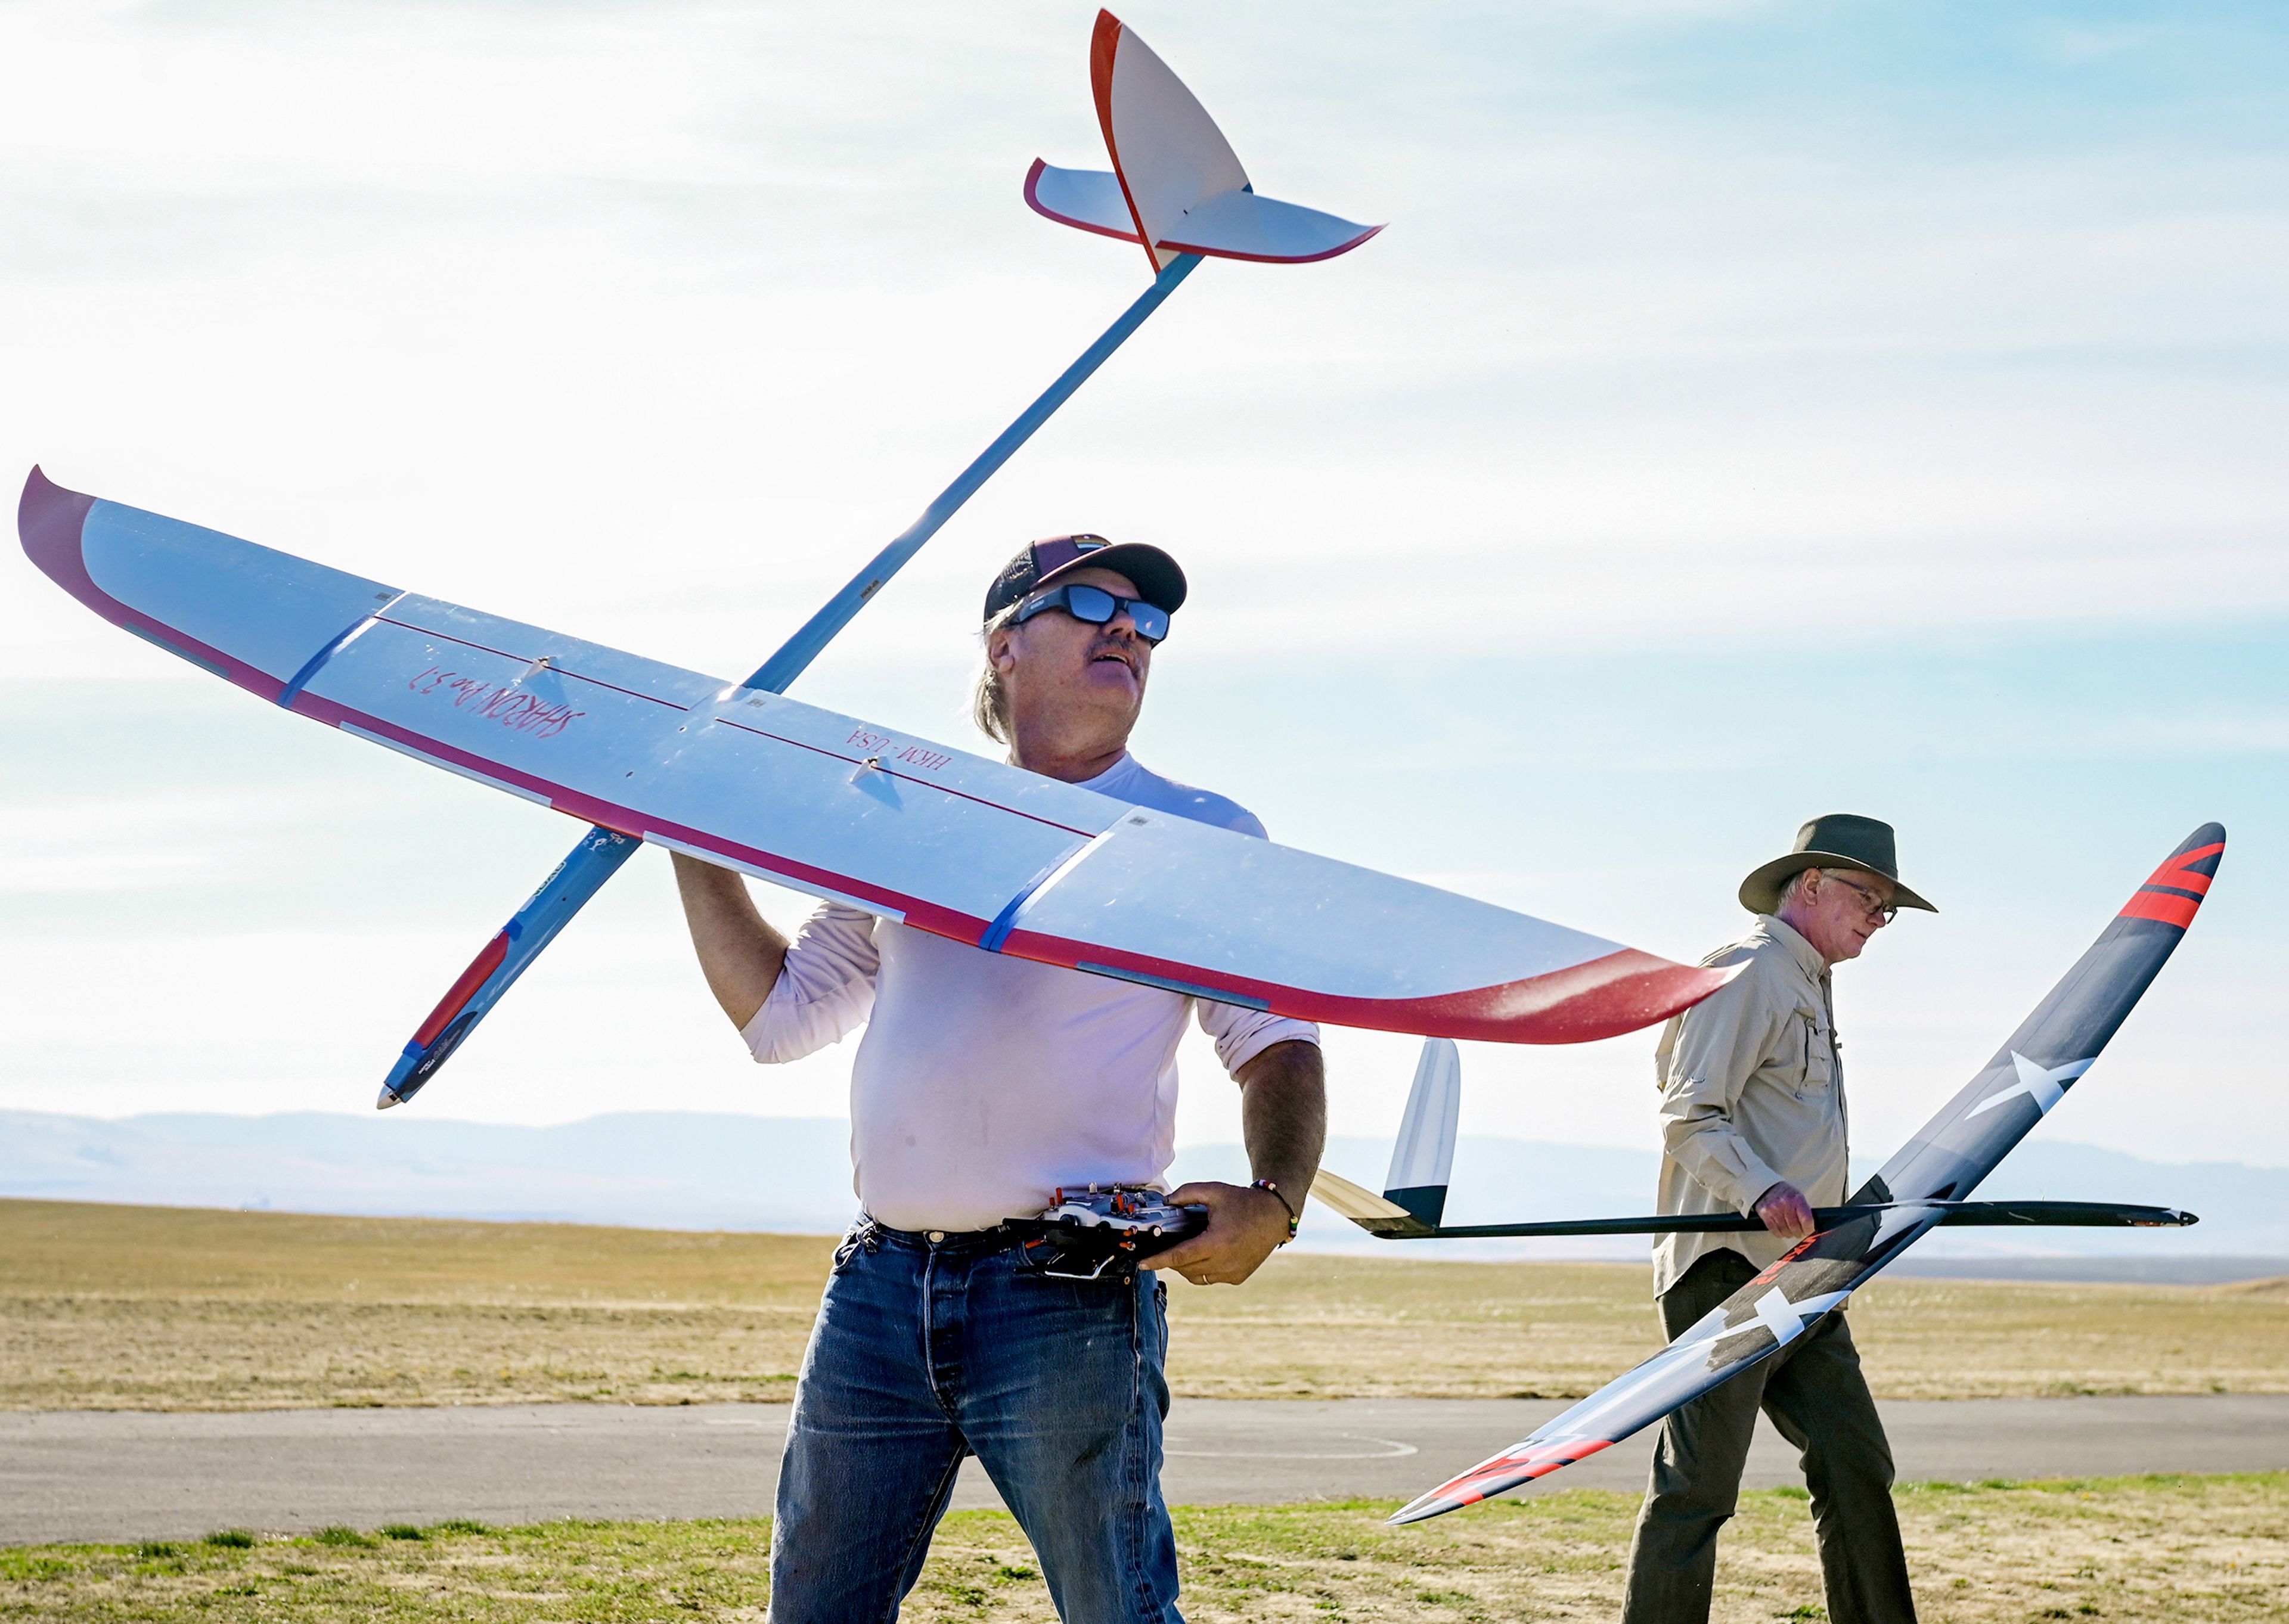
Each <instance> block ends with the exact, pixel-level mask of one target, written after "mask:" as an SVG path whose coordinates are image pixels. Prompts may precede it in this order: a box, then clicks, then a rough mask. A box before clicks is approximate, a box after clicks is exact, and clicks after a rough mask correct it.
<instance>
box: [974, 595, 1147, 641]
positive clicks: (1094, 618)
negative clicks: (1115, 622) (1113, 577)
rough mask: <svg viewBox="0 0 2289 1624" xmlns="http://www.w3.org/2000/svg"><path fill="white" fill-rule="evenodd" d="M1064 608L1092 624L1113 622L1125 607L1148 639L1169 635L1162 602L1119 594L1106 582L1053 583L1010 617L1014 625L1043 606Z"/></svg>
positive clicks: (1023, 604)
mask: <svg viewBox="0 0 2289 1624" xmlns="http://www.w3.org/2000/svg"><path fill="white" fill-rule="evenodd" d="M1043 609H1063V610H1065V613H1066V614H1068V615H1071V616H1072V617H1073V618H1074V619H1075V620H1084V621H1087V622H1088V623H1089V625H1093V626H1101V625H1107V624H1109V623H1110V622H1111V621H1112V619H1113V617H1114V616H1115V615H1118V614H1121V612H1123V611H1124V610H1125V611H1127V613H1128V616H1129V624H1130V625H1134V626H1135V627H1136V628H1137V636H1138V637H1139V638H1141V639H1143V640H1144V641H1145V642H1148V643H1157V642H1159V641H1160V640H1161V639H1162V638H1164V637H1166V636H1168V610H1166V609H1162V608H1160V606H1159V605H1158V604H1153V603H1147V602H1145V600H1144V599H1142V598H1116V597H1114V596H1113V594H1112V593H1109V592H1107V591H1105V588H1104V587H1102V586H1082V585H1073V586H1053V587H1051V588H1050V589H1049V591H1047V592H1044V593H1035V594H1034V595H1033V596H1032V597H1030V598H1028V599H1026V600H1025V602H1023V603H1021V604H1019V605H1018V606H1017V614H1015V615H1013V616H1012V617H1010V619H1009V624H1010V625H1013V626H1021V625H1025V623H1026V622H1027V621H1029V620H1031V619H1032V618H1033V617H1034V616H1036V615H1038V614H1040V613H1041V611H1042V610H1043Z"/></svg>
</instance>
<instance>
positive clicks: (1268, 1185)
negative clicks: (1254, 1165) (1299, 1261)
mask: <svg viewBox="0 0 2289 1624" xmlns="http://www.w3.org/2000/svg"><path fill="white" fill-rule="evenodd" d="M1248 1188H1249V1189H1250V1190H1270V1191H1271V1192H1272V1199H1273V1200H1274V1201H1277V1202H1279V1203H1280V1206H1285V1207H1287V1208H1288V1240H1293V1239H1295V1238H1296V1227H1297V1226H1298V1225H1300V1224H1301V1223H1302V1222H1304V1215H1303V1214H1301V1213H1299V1212H1297V1211H1296V1209H1295V1208H1294V1207H1293V1206H1288V1198H1287V1197H1286V1196H1283V1195H1281V1194H1280V1186H1279V1185H1278V1184H1276V1183H1274V1182H1272V1181H1271V1180H1270V1179H1256V1180H1253V1181H1251V1182H1250V1183H1249V1184H1248ZM1288 1240H1283V1241H1281V1242H1280V1245H1281V1246H1286V1245H1287V1244H1288Z"/></svg>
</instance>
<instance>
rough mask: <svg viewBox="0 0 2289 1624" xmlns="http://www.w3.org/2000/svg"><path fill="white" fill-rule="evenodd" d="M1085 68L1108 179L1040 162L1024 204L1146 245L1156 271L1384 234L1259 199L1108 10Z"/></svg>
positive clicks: (1288, 253)
mask: <svg viewBox="0 0 2289 1624" xmlns="http://www.w3.org/2000/svg"><path fill="white" fill-rule="evenodd" d="M1089 84H1090V87H1091V89H1093V90H1094V91H1095V92H1096V94H1097V123H1098V124H1099V125H1100V126H1102V127H1103V129H1104V131H1105V151H1106V152H1107V153H1109V154H1110V155H1112V158H1113V172H1112V173H1111V174H1107V173H1105V171H1102V170H1079V169H1057V168H1054V167H1052V166H1051V165H1049V164H1048V163H1043V162H1042V161H1041V160H1040V159H1039V158H1036V159H1034V160H1033V170H1032V171H1031V172H1029V173H1028V174H1027V175H1026V177H1025V201H1026V202H1027V203H1030V204H1032V205H1033V209H1034V210H1035V211H1037V212H1039V213H1041V214H1045V215H1047V216H1049V219H1053V220H1058V221H1061V222H1063V223H1064V224H1065V225H1068V226H1074V227H1080V228H1081V230H1083V231H1093V232H1096V233H1097V234H1098V235H1100V236H1108V237H1119V238H1120V239H1121V241H1123V242H1125V243H1143V244H1144V245H1145V253H1146V254H1147V255H1148V256H1150V258H1151V259H1152V270H1153V274H1154V275H1159V274H1160V272H1161V271H1163V270H1165V269H1167V268H1168V265H1169V263H1170V262H1171V261H1172V260H1174V259H1176V257H1177V256H1178V255H1179V254H1207V255H1209V256H1211V257H1213V258H1216V259H1256V260H1264V261H1268V262H1271V263H1272V264H1279V265H1295V264H1300V263H1302V262H1304V261H1305V260H1310V259H1333V258H1334V257H1335V256H1336V255H1337V254H1340V253H1345V252H1348V251H1350V250H1352V249H1354V248H1357V247H1358V246H1359V245H1360V243H1364V242H1366V241H1367V240H1368V238H1369V237H1371V236H1373V235H1375V234H1376V232H1378V231H1381V230H1382V229H1383V227H1380V226H1361V225H1359V224H1357V223H1355V222H1354V221H1352V220H1347V219H1338V218H1336V216H1335V215H1332V214H1322V213H1321V212H1320V211H1319V210H1317V209H1305V208H1302V207H1299V206H1298V205H1296V204H1295V203H1280V202H1277V201H1276V200H1274V199H1272V198H1269V197H1259V196H1257V195H1256V188H1255V187H1253V186H1251V185H1250V184H1249V182H1248V171H1246V170H1244V169H1242V168H1241V167H1240V159H1239V158H1238V157H1237V156H1235V155H1233V153H1232V144H1231V143H1230V142H1229V141H1227V140H1225V139H1224V132H1223V131H1220V130H1218V129H1217V128H1216V121H1215V120H1214V119H1212V118H1210V117H1209V116H1208V111H1207V109H1206V108H1204V107H1201V106H1200V102H1199V100H1197V99H1196V98H1195V97H1194V96H1193V95H1192V92H1190V91H1188V90H1186V89H1185V88H1184V81H1183V80H1181V79H1179V78H1177V77H1176V75H1175V74H1173V73H1171V72H1169V71H1168V64H1167V63H1165V62H1163V61H1162V60H1160V58H1159V57H1157V56H1155V55H1154V54H1153V53H1152V47H1151V46H1149V45H1147V44H1145V42H1144V41H1143V40H1141V39H1139V38H1137V36H1136V35H1135V34H1133V33H1131V32H1130V31H1129V29H1128V28H1125V27H1123V26H1122V24H1121V20H1120V19H1119V18H1117V17H1115V16H1114V15H1113V13H1112V12H1098V13H1097V32H1096V35H1095V36H1094V37H1092V38H1091V40H1090V41H1089Z"/></svg>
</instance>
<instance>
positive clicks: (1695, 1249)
mask: <svg viewBox="0 0 2289 1624" xmlns="http://www.w3.org/2000/svg"><path fill="white" fill-rule="evenodd" d="M1744 961H1745V962H1746V963H1747V965H1748V968H1747V969H1745V970H1743V971H1742V972H1741V974H1739V975H1736V976H1735V977H1734V978H1733V979H1732V980H1731V981H1729V982H1727V983H1725V985H1723V986H1721V987H1719V988H1718V989H1717V991H1714V992H1712V993H1711V994H1710V995H1709V996H1708V997H1707V998H1705V999H1702V1000H1701V1002H1699V1003H1698V1004H1695V1006H1694V1007H1692V1008H1690V1009H1688V1010H1687V1011H1686V1012H1685V1013H1684V1014H1683V1015H1678V1016H1676V1017H1674V1018H1673V1019H1671V1022H1670V1023H1669V1024H1668V1025H1667V1026H1666V1027H1664V1028H1663V1031H1662V1034H1661V1047H1659V1048H1657V1049H1655V1051H1654V1074H1655V1082H1656V1083H1657V1084H1658V1085H1659V1087H1660V1088H1661V1140H1662V1158H1661V1190H1660V1195H1659V1198H1658V1199H1659V1210H1660V1211H1661V1213H1662V1214H1663V1215H1664V1216H1666V1215H1668V1214H1676V1213H1740V1214H1748V1213H1750V1212H1751V1211H1753V1210H1754V1208H1755V1206H1756V1203H1757V1198H1759V1196H1761V1195H1763V1194H1764V1193H1765V1191H1767V1190H1770V1189H1771V1188H1772V1187H1773V1186H1774V1185H1775V1184H1777V1183H1779V1182H1782V1181H1783V1180H1786V1181H1787V1182H1789V1183H1791V1184H1793V1185H1795V1186H1796V1187H1797V1188H1798V1189H1799V1190H1802V1191H1804V1193H1805V1198H1806V1199H1807V1200H1809V1201H1810V1202H1811V1203H1812V1204H1813V1205H1814V1206H1838V1205H1840V1204H1841V1203H1842V1202H1843V1200H1844V1195H1845V1179H1846V1165H1847V1162H1848V1160H1849V1158H1848V1155H1847V1152H1846V1113H1845V1109H1844V1069H1843V1066H1842V1064H1841V1063H1839V1061H1838V1056H1837V1043H1836V1021H1835V1005H1834V1003H1833V1001H1832V999H1831V998H1830V991H1829V982H1828V967H1827V966H1826V965H1824V964H1823V963H1822V962H1821V958H1820V955H1819V953H1817V952H1816V951H1814V949H1813V945H1812V943H1809V942H1807V941H1806V940H1805V939H1804V938H1803V937H1802V936H1800V935H1798V934H1797V933H1796V931H1795V930H1793V929H1792V928H1791V927H1789V926H1787V925H1784V924H1783V923H1782V922H1781V921H1780V920H1779V919H1775V918H1774V917H1773V916H1772V915H1770V914H1762V913H1760V914H1759V915H1758V916H1757V923H1756V927H1755V928H1754V929H1752V930H1751V931H1750V932H1749V934H1748V935H1745V936H1743V937H1742V938H1741V939H1740V940H1739V941H1738V942H1735V943H1733V944H1732V945H1731V946H1730V947H1723V948H1719V949H1718V950H1717V951H1715V952H1713V953H1711V954H1710V955H1709V956H1708V957H1707V958H1706V959H1703V960H1702V961H1701V962H1702V963H1703V964H1706V965H1733V964H1740V963H1743V962H1744ZM1793 1244H1794V1243H1793V1242H1791V1241H1786V1240H1783V1239H1782V1238H1780V1237H1779V1236H1777V1235H1774V1234H1771V1233H1768V1232H1767V1231H1765V1230H1756V1231H1754V1232H1752V1233H1750V1234H1743V1235H1663V1236H1662V1237H1660V1238H1659V1239H1657V1240H1656V1241H1655V1244H1654V1249H1653V1267H1654V1291H1655V1294H1660V1293H1662V1292H1665V1291H1667V1290H1668V1289H1669V1288H1670V1287H1671V1286H1674V1285H1675V1284H1677V1281H1678V1279H1679V1277H1680V1276H1682V1275H1683V1274H1684V1273H1685V1271H1686V1270H1688V1269H1690V1268H1692V1267H1693V1264H1694V1261H1695V1259H1696V1258H1699V1257H1700V1256H1702V1254H1704V1253H1709V1252H1715V1251H1718V1250H1719V1249H1725V1250H1729V1251H1734V1252H1737V1253H1739V1254H1741V1255H1742V1256H1743V1257H1745V1258H1747V1259H1748V1260H1749V1261H1750V1262H1752V1263H1754V1264H1756V1265H1757V1267H1758V1268H1759V1269H1762V1268H1764V1267H1766V1266H1767V1264H1770V1263H1775V1262H1779V1261H1780V1258H1781V1255H1782V1254H1783V1253H1785V1252H1786V1251H1787V1250H1788V1249H1789V1247H1790V1246H1791V1245H1793Z"/></svg>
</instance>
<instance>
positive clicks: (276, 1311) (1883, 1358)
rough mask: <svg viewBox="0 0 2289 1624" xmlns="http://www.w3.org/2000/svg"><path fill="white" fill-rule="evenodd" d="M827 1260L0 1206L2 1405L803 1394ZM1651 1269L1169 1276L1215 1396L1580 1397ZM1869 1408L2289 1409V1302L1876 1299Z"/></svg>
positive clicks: (1198, 1390)
mask: <svg viewBox="0 0 2289 1624" xmlns="http://www.w3.org/2000/svg"><path fill="white" fill-rule="evenodd" d="M832 1250H833V1241H832V1240H830V1239H826V1238H819V1237H812V1236H785V1235H749V1234H692V1233H682V1232H677V1231H670V1230H618V1229H606V1228H601V1227H594V1226H584V1225H576V1224H485V1223H463V1222H442V1221H436V1220H428V1219H402V1218H391V1219H373V1218H331V1217H309V1216H300V1215H295V1214H270V1213H232V1212H215V1211H208V1210H203V1209H188V1208H164V1207H133V1206H98V1205H93V1204H84V1203H74V1202H38V1201H0V1407H5V1408H11V1409H19V1410H24V1409H81V1408H103V1409H122V1408H124V1409H207V1410H216V1409H222V1410H228V1409H264V1408H280V1407H296V1406H307V1405H404V1404H414V1405H429V1404H483V1403H503V1402H530V1401H533V1400H588V1401H610V1402H614V1403H623V1404H625V1403H638V1404H683V1403H704V1402H716V1401H722V1400H730V1399H747V1400H753V1399H769V1398H778V1397H786V1395H787V1394H788V1392H789V1391H790V1390H791V1388H792V1384H793V1380H794V1373H795V1371H796V1370H797V1368H798V1367H799V1366H800V1365H801V1362H802V1346H803V1341H804V1338H805V1337H806V1336H807V1335H808V1333H809V1330H810V1318H811V1314H812V1311H813V1309H814V1306H815V1305H816V1303H817V1302H818V1292H819V1287H820V1284H821V1282H822V1281H823V1279H824V1278H825V1270H826V1266H827V1262H828V1259H829V1257H830V1255H831V1254H832ZM1647 1291H1648V1285H1647V1270H1645V1269H1644V1268H1642V1267H1640V1266H1638V1265H1632V1264H1620V1263H1418V1262H1408V1261H1406V1260H1403V1259H1400V1258H1383V1257H1374V1258H1346V1257H1326V1256H1313V1255H1310V1254H1281V1255H1280V1256H1278V1257H1276V1258H1274V1259H1273V1260H1272V1262H1271V1263H1270V1264H1268V1265H1267V1266H1266V1267H1265V1268H1264V1270H1263V1271H1262V1272H1261V1273H1259V1275H1258V1276H1257V1278H1256V1279H1255V1280H1253V1281H1251V1282H1250V1283H1249V1284H1248V1286H1244V1287H1240V1288H1238V1289H1233V1288H1230V1287H1211V1288H1206V1289H1202V1288H1195V1287H1192V1286H1185V1285H1184V1283H1183V1282H1182V1281H1172V1283H1171V1290H1170V1302H1171V1314H1172V1317H1173V1318H1174V1320H1175V1322H1176V1330H1175V1333H1174V1335H1173V1336H1172V1338H1171V1354H1170V1371H1169V1373H1170V1378H1171V1381H1172V1382H1173V1384H1174V1385H1175V1387H1176V1390H1177V1391H1178V1392H1180V1393H1183V1394H1185V1395H1188V1396H1195V1397H1233V1398H1239V1397H1315V1398H1326V1397H1366V1396H1372V1397H1393V1396H1416V1397H1507V1396H1535V1397H1580V1396H1582V1395H1583V1394H1586V1393H1588V1392H1590V1391H1591V1390H1593V1389H1595V1388H1596V1387H1597V1386H1598V1385H1599V1383H1600V1382H1602V1381H1605V1380H1606V1379H1607V1378H1608V1377H1610V1376H1612V1375H1614V1374H1615V1373H1618V1372H1619V1371H1622V1370H1623V1369H1626V1368H1627V1367H1628V1366H1630V1365H1632V1364H1634V1363H1636V1362H1637V1361H1638V1360H1639V1359H1640V1358H1643V1357H1645V1356H1646V1355H1647V1354H1648V1353H1650V1352H1651V1351H1652V1350H1653V1349H1654V1348H1655V1346H1656V1345H1657V1333H1656V1328H1655V1321H1654V1317H1653V1310H1652V1305H1651V1303H1650V1302H1649V1301H1648V1299H1647ZM1850 1311H1851V1314H1852V1316H1853V1327H1854V1337H1855V1338H1856V1339H1857V1340H1858V1341H1859V1343H1860V1346H1861V1349H1862V1356H1863V1357H1864V1358H1865V1360H1866V1363H1867V1366H1868V1369H1869V1373H1870V1377H1871V1379H1872V1380H1873V1381H1874V1384H1875V1386H1876V1389H1877V1391H1878V1393H1879V1394H1881V1395H1883V1396H1885V1397H1914V1398H1939V1397H1992V1396H2025V1395H2044V1394H2065V1393H2201V1392H2283V1391H2289V1282H2283V1281H2276V1282H2269V1283H2261V1284H2259V1285H2256V1286H2230V1287H2213V1288H2190V1287H2185V1288H2181V1287H2165V1286H2063V1285H2026V1284H2017V1283H2004V1282H1991V1281H1982V1282H1970V1281H1945V1280H1921V1279H1917V1280H1900V1281H1886V1280H1878V1282H1876V1283H1875V1284H1874V1285H1872V1286H1870V1287H1869V1288H1868V1289H1867V1290H1866V1291H1864V1292H1862V1294H1860V1295H1859V1296H1858V1297H1857V1298H1855V1299H1854V1304H1853V1307H1852V1309H1851V1310H1850Z"/></svg>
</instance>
